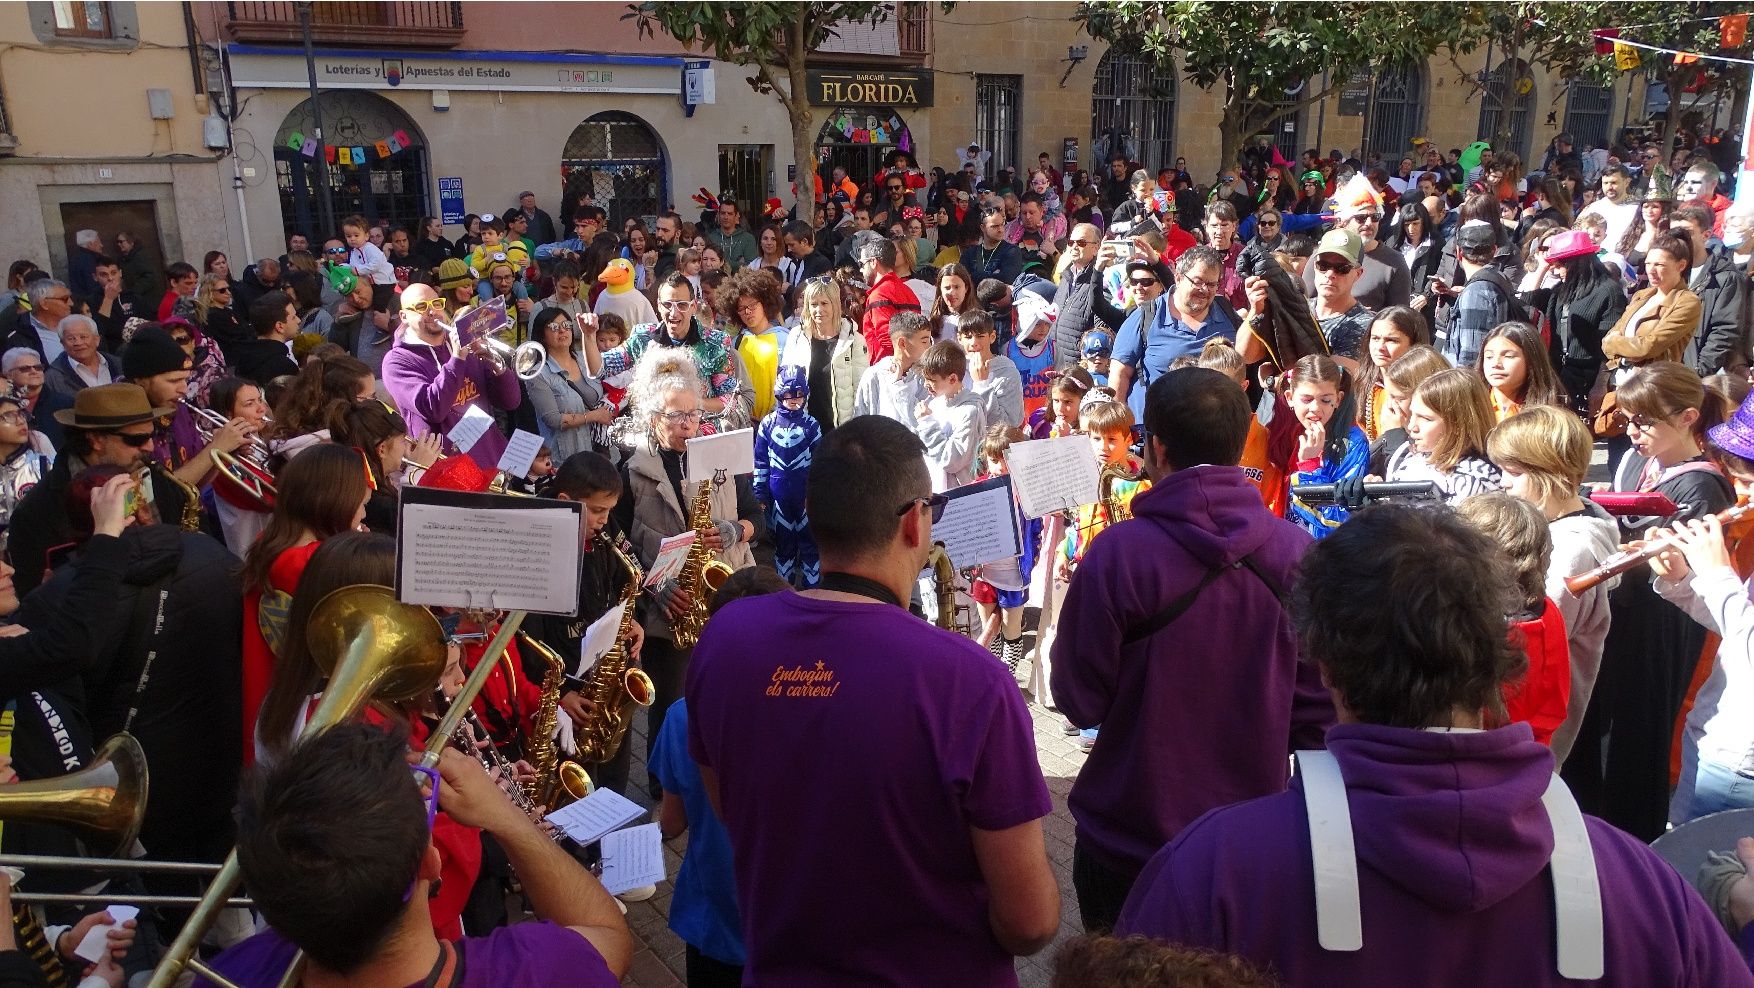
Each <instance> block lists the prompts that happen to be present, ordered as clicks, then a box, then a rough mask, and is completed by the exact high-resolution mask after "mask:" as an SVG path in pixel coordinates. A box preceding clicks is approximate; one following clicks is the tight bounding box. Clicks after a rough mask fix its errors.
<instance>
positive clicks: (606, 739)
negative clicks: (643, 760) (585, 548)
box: [575, 535, 723, 765]
mask: <svg viewBox="0 0 1754 988" xmlns="http://www.w3.org/2000/svg"><path fill="white" fill-rule="evenodd" d="M598 537H599V538H601V539H602V540H603V546H604V548H606V549H608V550H609V551H610V552H613V553H614V554H615V558H616V559H618V560H620V561H621V565H622V566H625V567H626V568H627V586H626V587H625V588H624V589H623V590H622V591H621V605H622V611H621V627H620V628H619V629H617V631H616V632H615V644H614V645H613V646H612V647H611V648H610V649H609V651H608V653H607V654H605V655H604V656H603V658H602V659H600V660H598V662H597V667H596V668H595V669H593V670H591V681H590V682H589V683H588V684H587V685H586V687H585V697H586V699H588V700H590V701H591V719H590V721H589V722H588V723H586V724H585V725H584V726H583V727H581V728H579V730H578V732H577V734H576V735H575V738H576V739H577V746H576V751H575V754H576V755H577V757H578V760H579V761H581V762H583V763H584V764H586V765H602V764H604V763H606V762H608V761H609V760H610V759H611V758H614V757H615V753H616V752H617V751H620V750H621V743H622V741H624V740H625V739H626V738H627V729H628V728H629V727H630V726H632V724H633V708H634V707H636V706H637V707H649V706H651V705H652V700H653V699H654V698H655V697H656V696H657V687H656V686H655V685H653V683H652V678H651V677H650V676H648V675H646V673H645V670H643V669H639V668H637V667H632V666H629V665H628V664H627V660H628V651H629V648H628V642H629V641H631V640H632V638H633V622H634V616H633V605H634V601H635V599H636V598H638V597H639V585H640V580H641V579H643V578H644V577H645V572H644V571H643V570H641V569H640V565H639V563H637V562H635V561H634V558H633V556H632V555H631V554H630V553H628V552H625V551H623V550H622V548H621V547H620V546H619V545H617V544H616V543H615V540H614V539H611V538H609V537H608V536H607V535H600V536H598ZM720 565H723V564H722V563H721V564H720Z"/></svg>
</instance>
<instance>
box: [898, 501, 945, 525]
mask: <svg viewBox="0 0 1754 988" xmlns="http://www.w3.org/2000/svg"><path fill="white" fill-rule="evenodd" d="M922 504H923V505H925V506H926V507H928V508H930V509H931V510H932V524H934V525H936V524H937V523H938V522H939V521H941V520H943V518H944V508H945V507H946V506H948V505H949V504H950V497H949V495H946V494H932V495H930V496H927V497H916V498H914V499H913V500H911V501H909V502H907V503H906V504H904V505H902V506H901V507H899V508H896V509H895V517H897V518H900V517H903V516H904V515H906V514H907V513H908V512H909V511H912V510H914V509H915V508H917V507H919V506H920V505H922Z"/></svg>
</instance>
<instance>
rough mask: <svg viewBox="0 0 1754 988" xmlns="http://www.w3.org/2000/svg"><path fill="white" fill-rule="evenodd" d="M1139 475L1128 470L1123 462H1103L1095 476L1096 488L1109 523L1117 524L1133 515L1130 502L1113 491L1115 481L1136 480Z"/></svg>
mask: <svg viewBox="0 0 1754 988" xmlns="http://www.w3.org/2000/svg"><path fill="white" fill-rule="evenodd" d="M1139 476H1140V475H1139V474H1137V473H1134V472H1132V471H1131V470H1128V469H1127V468H1126V465H1125V464H1118V463H1105V464H1103V467H1102V472H1101V473H1100V474H1098V478H1097V490H1098V491H1100V492H1101V494H1100V496H1099V499H1100V500H1101V502H1102V507H1103V510H1104V511H1106V512H1108V523H1109V524H1110V525H1118V524H1120V523H1121V522H1123V521H1126V520H1127V519H1129V518H1131V517H1133V510H1132V503H1131V502H1129V501H1122V500H1121V496H1120V495H1119V494H1118V493H1116V492H1115V485H1116V483H1117V482H1119V481H1123V480H1125V481H1128V482H1133V481H1137V480H1138V479H1139Z"/></svg>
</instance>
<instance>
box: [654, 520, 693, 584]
mask: <svg viewBox="0 0 1754 988" xmlns="http://www.w3.org/2000/svg"><path fill="white" fill-rule="evenodd" d="M694 537H695V531H694V529H692V528H691V529H689V530H688V531H686V532H683V533H681V534H679V535H672V536H670V537H669V538H667V539H665V540H664V541H662V542H660V543H658V558H656V559H654V560H652V568H651V569H648V570H646V582H645V583H643V584H641V586H646V587H655V586H657V585H658V584H660V583H663V582H665V581H666V580H674V579H675V578H676V574H677V573H680V572H682V564H683V563H686V562H687V561H688V550H689V547H691V546H693V545H694Z"/></svg>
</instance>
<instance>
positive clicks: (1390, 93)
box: [1370, 62, 1425, 170]
mask: <svg viewBox="0 0 1754 988" xmlns="http://www.w3.org/2000/svg"><path fill="white" fill-rule="evenodd" d="M1374 85H1375V87H1376V94H1375V97H1374V98H1373V99H1372V100H1371V104H1370V147H1371V149H1372V150H1375V151H1380V152H1382V155H1383V157H1384V158H1385V159H1395V160H1393V161H1391V164H1390V168H1391V170H1392V169H1393V167H1394V165H1395V164H1398V163H1399V162H1398V159H1399V157H1400V156H1402V155H1406V154H1408V153H1410V151H1411V150H1412V147H1413V138H1415V137H1418V136H1419V128H1420V125H1421V124H1422V122H1423V120H1422V116H1423V111H1424V107H1425V75H1424V71H1423V68H1422V67H1421V66H1420V65H1419V64H1418V63H1417V62H1404V63H1402V64H1400V65H1390V66H1384V67H1383V68H1380V69H1378V70H1377V73H1376V81H1375V83H1374ZM1415 163H1417V161H1415Z"/></svg>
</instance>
